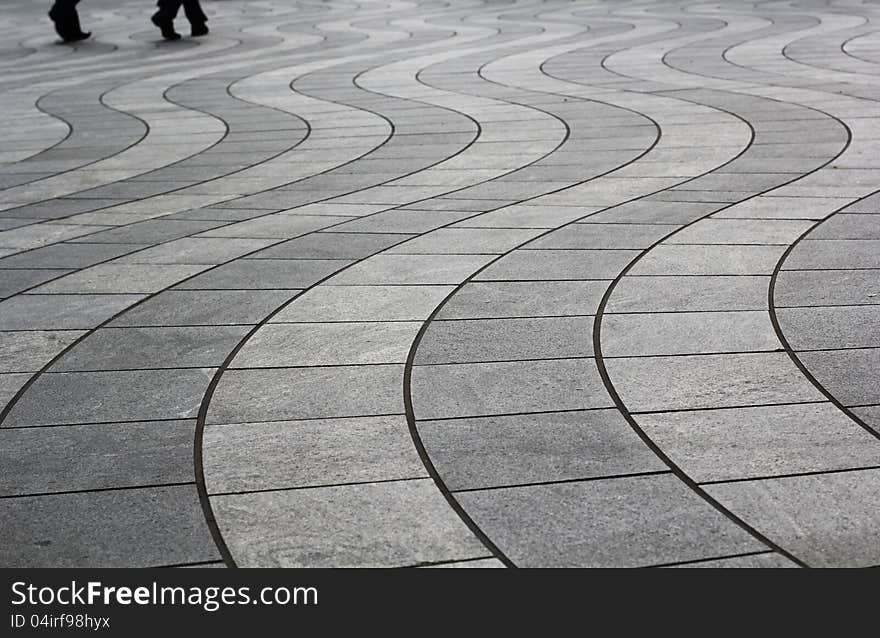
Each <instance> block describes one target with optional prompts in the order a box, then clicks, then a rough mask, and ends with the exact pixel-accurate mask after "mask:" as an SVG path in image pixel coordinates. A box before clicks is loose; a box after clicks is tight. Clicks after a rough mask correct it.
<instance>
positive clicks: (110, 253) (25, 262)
mask: <svg viewBox="0 0 880 638" xmlns="http://www.w3.org/2000/svg"><path fill="white" fill-rule="evenodd" d="M141 248H144V246H143V245H141V244H66V243H60V244H52V245H50V246H43V247H42V248H36V249H34V250H29V251H26V252H22V253H18V254H15V255H10V256H9V257H4V258H3V259H0V268H86V267H88V266H91V265H93V264H96V263H98V262H101V261H106V260H108V259H113V258H114V257H119V256H121V255H125V254H128V253H130V252H133V251H135V250H139V249H141Z"/></svg>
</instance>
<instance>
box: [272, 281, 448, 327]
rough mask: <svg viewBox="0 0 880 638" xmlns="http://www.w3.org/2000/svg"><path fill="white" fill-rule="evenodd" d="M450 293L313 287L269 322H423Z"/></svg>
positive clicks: (436, 289) (440, 288) (443, 289)
mask: <svg viewBox="0 0 880 638" xmlns="http://www.w3.org/2000/svg"><path fill="white" fill-rule="evenodd" d="M452 290H454V288H453V287H452V286H317V287H315V288H312V289H311V290H308V291H306V292H305V293H303V294H302V295H301V296H300V297H298V298H297V299H296V301H294V302H293V303H291V304H290V305H288V306H287V307H286V308H284V309H283V310H282V311H281V312H279V313H278V314H277V315H275V317H273V318H272V322H273V323H283V322H312V321H317V322H329V321H413V320H424V319H427V317H428V316H429V315H430V314H431V313H432V312H433V311H434V309H435V308H436V307H437V306H438V305H440V303H442V301H443V299H445V298H446V296H447V295H448V294H449V293H450V292H452Z"/></svg>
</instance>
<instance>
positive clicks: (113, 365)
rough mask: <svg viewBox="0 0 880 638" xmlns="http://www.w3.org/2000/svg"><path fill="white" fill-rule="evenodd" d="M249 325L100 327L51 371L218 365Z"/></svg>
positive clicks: (236, 343)
mask: <svg viewBox="0 0 880 638" xmlns="http://www.w3.org/2000/svg"><path fill="white" fill-rule="evenodd" d="M249 330H250V328H249V327H248V326H210V327H208V326H205V327H196V326H187V327H180V328H164V327H162V328H159V327H151V328H102V329H100V330H97V331H96V332H93V333H92V334H90V335H89V336H88V337H86V338H85V339H83V340H82V341H81V342H80V343H78V344H77V345H76V347H75V348H73V349H72V350H70V351H69V352H68V353H66V354H65V356H64V357H62V358H61V359H60V360H59V361H58V362H57V363H56V364H54V365H53V366H52V368H51V369H50V370H51V371H52V372H70V371H85V370H129V369H137V370H147V369H151V368H178V367H202V368H204V367H217V366H219V365H220V364H221V363H223V360H224V359H226V357H227V356H228V355H229V353H230V352H232V350H233V348H235V346H236V345H238V343H239V341H241V339H242V338H243V337H244V336H245V334H246V333H247V332H248V331H249Z"/></svg>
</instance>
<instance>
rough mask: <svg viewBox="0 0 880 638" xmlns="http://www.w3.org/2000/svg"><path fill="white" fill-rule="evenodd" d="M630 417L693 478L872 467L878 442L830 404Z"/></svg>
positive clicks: (879, 453)
mask: <svg viewBox="0 0 880 638" xmlns="http://www.w3.org/2000/svg"><path fill="white" fill-rule="evenodd" d="M636 420H637V421H638V423H639V425H640V426H641V427H642V429H643V430H644V431H645V433H646V434H647V435H648V436H649V437H650V438H651V440H652V441H654V443H656V444H657V445H658V447H659V448H660V449H661V450H663V451H664V452H665V453H666V454H668V455H669V457H670V458H671V459H672V460H673V462H674V463H676V465H678V466H679V467H681V468H682V470H684V472H685V473H686V474H687V475H688V476H690V477H691V478H693V479H694V480H695V481H697V482H703V481H725V480H733V479H742V478H756V477H766V476H778V475H782V474H795V473H800V472H818V471H828V470H840V469H847V468H857V467H870V466H876V465H880V441H878V440H877V439H875V438H874V437H872V436H871V435H870V434H868V433H867V432H865V430H863V429H862V428H860V427H859V426H858V425H856V424H855V423H854V422H853V421H852V420H851V419H850V418H849V417H847V416H846V415H845V414H843V412H841V411H840V410H839V409H837V408H836V407H834V406H833V405H832V404H831V403H815V404H802V405H776V406H769V407H759V408H731V409H723V410H700V411H697V412H667V413H664V414H640V415H638V416H637V417H636Z"/></svg>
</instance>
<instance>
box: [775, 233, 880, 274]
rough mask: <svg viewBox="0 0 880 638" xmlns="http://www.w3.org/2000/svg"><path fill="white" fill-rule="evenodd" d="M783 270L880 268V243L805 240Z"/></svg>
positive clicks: (868, 241)
mask: <svg viewBox="0 0 880 638" xmlns="http://www.w3.org/2000/svg"><path fill="white" fill-rule="evenodd" d="M782 267H783V268H784V269H786V270H821V269H828V268H830V269H844V270H845V269H850V268H880V239H821V240H818V239H817V240H812V239H805V240H804V241H802V242H801V243H800V244H798V246H797V248H795V249H794V250H793V251H791V254H790V255H789V257H788V259H786V260H785V263H784V264H783V265H782Z"/></svg>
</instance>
